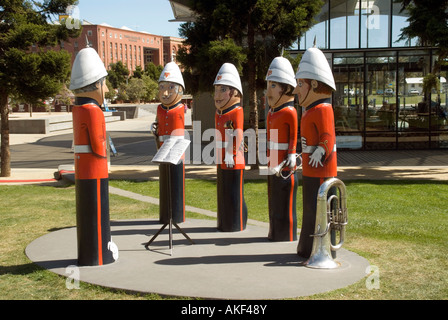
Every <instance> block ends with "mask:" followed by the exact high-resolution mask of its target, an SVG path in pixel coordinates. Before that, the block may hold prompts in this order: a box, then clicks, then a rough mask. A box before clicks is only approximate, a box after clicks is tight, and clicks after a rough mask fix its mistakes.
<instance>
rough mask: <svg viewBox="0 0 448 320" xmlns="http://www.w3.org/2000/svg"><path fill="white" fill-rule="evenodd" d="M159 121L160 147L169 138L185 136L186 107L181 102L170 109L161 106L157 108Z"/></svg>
mask: <svg viewBox="0 0 448 320" xmlns="http://www.w3.org/2000/svg"><path fill="white" fill-rule="evenodd" d="M157 121H158V123H159V129H158V134H159V139H160V145H162V144H163V140H166V139H168V138H169V136H182V137H183V136H184V131H185V106H184V104H183V103H181V102H179V103H177V104H175V105H174V106H171V107H169V108H167V107H165V106H164V105H162V104H160V105H159V106H158V108H157Z"/></svg>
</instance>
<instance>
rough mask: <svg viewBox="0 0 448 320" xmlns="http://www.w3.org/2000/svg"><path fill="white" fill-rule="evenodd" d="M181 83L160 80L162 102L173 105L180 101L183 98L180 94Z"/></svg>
mask: <svg viewBox="0 0 448 320" xmlns="http://www.w3.org/2000/svg"><path fill="white" fill-rule="evenodd" d="M179 87H180V85H178V84H176V83H173V82H165V81H163V82H160V83H159V99H160V102H162V104H163V105H164V106H167V107H171V106H172V105H174V104H176V103H177V102H179V100H180V99H181V98H182V95H180V94H179V92H180V88H179Z"/></svg>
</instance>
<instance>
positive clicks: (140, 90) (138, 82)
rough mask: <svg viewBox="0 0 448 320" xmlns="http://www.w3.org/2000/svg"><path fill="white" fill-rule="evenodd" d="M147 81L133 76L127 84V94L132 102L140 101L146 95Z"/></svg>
mask: <svg viewBox="0 0 448 320" xmlns="http://www.w3.org/2000/svg"><path fill="white" fill-rule="evenodd" d="M145 93H146V90H145V82H144V81H143V80H142V79H138V78H131V79H129V83H128V85H127V94H128V97H129V100H130V101H131V102H138V103H140V100H142V99H143V97H144V96H145Z"/></svg>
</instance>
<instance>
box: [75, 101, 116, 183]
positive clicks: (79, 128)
mask: <svg viewBox="0 0 448 320" xmlns="http://www.w3.org/2000/svg"><path fill="white" fill-rule="evenodd" d="M72 114H73V138H74V149H75V150H74V151H75V152H74V153H75V179H104V178H108V176H109V172H108V167H107V137H106V122H105V120H104V114H103V111H102V110H101V108H100V107H99V106H98V105H97V104H95V103H86V104H83V105H79V106H75V107H74V108H73V111H72Z"/></svg>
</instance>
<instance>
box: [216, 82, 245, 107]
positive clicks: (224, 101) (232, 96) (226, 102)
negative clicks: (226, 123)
mask: <svg viewBox="0 0 448 320" xmlns="http://www.w3.org/2000/svg"><path fill="white" fill-rule="evenodd" d="M232 89H233V88H231V87H229V86H222V85H216V86H215V95H214V99H215V107H216V109H218V110H224V109H226V108H228V107H231V106H233V105H234V104H235V103H238V102H240V100H241V99H240V98H239V97H238V96H237V95H236V94H237V90H236V89H235V90H232Z"/></svg>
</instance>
